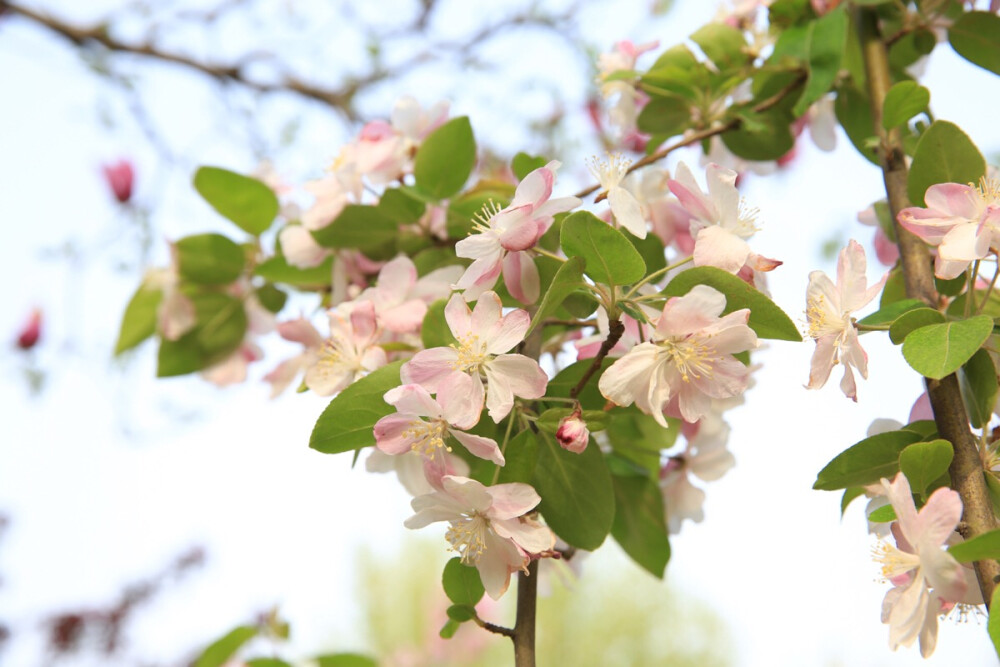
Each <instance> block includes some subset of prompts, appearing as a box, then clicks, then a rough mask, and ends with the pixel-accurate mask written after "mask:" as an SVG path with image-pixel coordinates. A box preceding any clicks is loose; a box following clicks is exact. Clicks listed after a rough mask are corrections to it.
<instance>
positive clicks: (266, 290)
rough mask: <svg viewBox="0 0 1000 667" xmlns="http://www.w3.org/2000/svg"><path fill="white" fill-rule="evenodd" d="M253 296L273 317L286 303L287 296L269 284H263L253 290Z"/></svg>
mask: <svg viewBox="0 0 1000 667" xmlns="http://www.w3.org/2000/svg"><path fill="white" fill-rule="evenodd" d="M254 294H255V295H256V296H257V300H258V301H260V305H262V306H264V307H265V308H267V310H268V311H269V312H271V313H274V314H275V315H277V314H278V313H280V312H281V309H282V308H284V307H285V303H286V302H287V301H288V294H287V293H286V292H283V291H281V290H280V289H278V288H277V287H275V286H274V285H272V284H271V283H264V284H263V285H261V286H260V287H258V288H257V289H255V290H254Z"/></svg>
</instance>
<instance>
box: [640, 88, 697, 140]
mask: <svg viewBox="0 0 1000 667" xmlns="http://www.w3.org/2000/svg"><path fill="white" fill-rule="evenodd" d="M636 123H637V125H638V127H639V129H640V130H641V131H643V132H646V133H647V134H658V135H663V138H664V139H668V138H670V137H673V136H676V135H678V134H682V133H683V132H684V130H686V129H688V128H689V127H690V126H691V124H692V122H691V103H690V102H689V101H688V100H685V99H683V98H681V97H674V96H670V97H655V98H653V99H652V100H650V101H649V104H647V105H646V106H644V107H643V108H642V111H640V112H639V118H638V119H637V120H636Z"/></svg>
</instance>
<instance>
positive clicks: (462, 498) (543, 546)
mask: <svg viewBox="0 0 1000 667" xmlns="http://www.w3.org/2000/svg"><path fill="white" fill-rule="evenodd" d="M540 501H541V498H540V497H539V496H538V494H537V493H536V492H535V490H534V489H533V488H531V487H530V486H529V485H527V484H518V483H514V484H497V485H495V486H489V487H487V486H483V485H482V484H480V483H479V482H477V481H475V480H473V479H468V478H467V477H455V476H452V475H446V476H445V477H444V478H443V479H442V490H441V491H435V492H434V493H429V494H427V495H424V496H419V497H417V498H414V499H413V501H412V502H411V503H410V504H411V505H412V507H413V510H414V511H415V512H416V514H414V515H413V516H411V517H410V518H409V519H407V520H406V522H405V523H404V524H403V525H405V526H406V527H407V528H423V527H424V526H426V525H428V524H431V523H434V522H435V521H447V522H449V523H450V524H451V527H450V528H449V529H448V532H447V533H445V538H446V539H447V540H448V542H450V543H451V548H452V550H454V551H456V552H458V553H459V555H461V557H462V562H463V563H467V564H469V565H475V566H476V569H478V570H479V577H480V579H482V582H483V586H484V587H485V588H486V592H487V593H488V594H489V596H490V597H491V598H493V599H494V600H498V599H500V596H501V595H503V594H504V592H505V591H506V590H507V587H508V586H509V585H510V575H511V573H512V572H516V571H517V570H521V569H524V568H526V567H527V564H528V558H529V555H538V554H542V553H544V552H546V551H549V550H551V549H552V547H553V546H555V536H554V535H553V534H552V531H551V530H549V529H548V528H547V527H545V526H542V525H541V524H539V523H537V522H536V521H534V520H532V519H529V518H527V517H525V516H523V515H524V514H526V513H527V512H530V511H531V510H532V509H534V507H535V506H536V505H538V503H539V502H540Z"/></svg>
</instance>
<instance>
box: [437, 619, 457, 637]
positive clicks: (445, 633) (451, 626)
mask: <svg viewBox="0 0 1000 667" xmlns="http://www.w3.org/2000/svg"><path fill="white" fill-rule="evenodd" d="M460 627H462V625H461V624H460V623H459V622H458V621H453V620H452V619H450V618H449V619H448V621H447V622H446V623H445V624H444V626H443V627H442V628H441V631H440V632H438V635H440V637H441V639H451V638H452V637H454V636H455V633H456V632H458V629H459V628H460Z"/></svg>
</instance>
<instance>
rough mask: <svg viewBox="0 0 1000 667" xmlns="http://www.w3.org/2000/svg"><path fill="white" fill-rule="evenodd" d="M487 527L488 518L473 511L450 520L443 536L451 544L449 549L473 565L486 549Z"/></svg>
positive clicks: (466, 562) (488, 525) (464, 561)
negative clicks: (468, 514)
mask: <svg viewBox="0 0 1000 667" xmlns="http://www.w3.org/2000/svg"><path fill="white" fill-rule="evenodd" d="M489 527H490V522H489V519H487V518H486V517H484V516H482V515H481V514H479V513H478V512H474V513H473V514H472V515H471V516H465V517H462V518H461V519H458V520H456V521H452V522H451V526H450V527H449V528H448V532H446V533H445V534H444V537H445V539H446V540H448V542H449V543H450V544H451V550H452V551H455V552H457V553H458V554H460V555H461V557H462V562H463V563H465V564H467V565H475V564H476V563H477V562H479V557H480V556H482V555H483V552H484V551H486V531H487V530H489Z"/></svg>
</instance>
